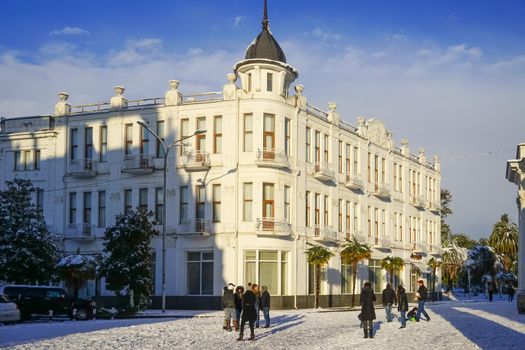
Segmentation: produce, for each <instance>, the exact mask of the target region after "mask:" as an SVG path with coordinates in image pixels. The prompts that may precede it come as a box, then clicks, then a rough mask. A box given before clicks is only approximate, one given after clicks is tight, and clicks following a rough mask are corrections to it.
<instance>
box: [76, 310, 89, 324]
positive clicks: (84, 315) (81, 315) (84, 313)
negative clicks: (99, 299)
mask: <svg viewBox="0 0 525 350" xmlns="http://www.w3.org/2000/svg"><path fill="white" fill-rule="evenodd" d="M88 317H89V313H88V310H87V309H78V310H77V320H79V321H84V320H87V319H88Z"/></svg>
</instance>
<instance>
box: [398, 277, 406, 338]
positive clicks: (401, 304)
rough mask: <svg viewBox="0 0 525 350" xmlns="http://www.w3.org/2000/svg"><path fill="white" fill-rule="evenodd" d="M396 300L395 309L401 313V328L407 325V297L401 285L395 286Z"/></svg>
mask: <svg viewBox="0 0 525 350" xmlns="http://www.w3.org/2000/svg"><path fill="white" fill-rule="evenodd" d="M397 300H398V304H397V311H399V313H400V314H401V327H399V328H400V329H401V328H405V327H406V326H407V317H406V314H407V311H408V297H407V294H406V293H405V288H403V286H401V285H400V286H398V287H397Z"/></svg>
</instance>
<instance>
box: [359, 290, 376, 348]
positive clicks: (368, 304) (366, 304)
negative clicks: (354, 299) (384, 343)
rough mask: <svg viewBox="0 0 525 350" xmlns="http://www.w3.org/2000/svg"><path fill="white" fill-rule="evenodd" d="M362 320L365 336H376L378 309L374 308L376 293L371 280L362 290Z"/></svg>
mask: <svg viewBox="0 0 525 350" xmlns="http://www.w3.org/2000/svg"><path fill="white" fill-rule="evenodd" d="M360 301H361V320H362V321H363V329H364V332H365V338H368V337H370V338H373V337H374V322H373V321H374V320H375V319H376V311H375V309H374V301H376V295H375V294H374V290H373V289H372V285H371V284H370V282H366V283H365V284H364V286H363V289H362V290H361V297H360Z"/></svg>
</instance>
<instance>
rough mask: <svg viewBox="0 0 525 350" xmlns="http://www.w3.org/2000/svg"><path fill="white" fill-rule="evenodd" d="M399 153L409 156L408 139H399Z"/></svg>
mask: <svg viewBox="0 0 525 350" xmlns="http://www.w3.org/2000/svg"><path fill="white" fill-rule="evenodd" d="M401 154H402V155H404V156H405V157H408V156H410V149H409V148H408V139H407V138H404V139H402V140H401Z"/></svg>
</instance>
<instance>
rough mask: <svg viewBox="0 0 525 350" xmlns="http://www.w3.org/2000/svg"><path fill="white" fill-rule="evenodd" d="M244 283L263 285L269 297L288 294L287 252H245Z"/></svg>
mask: <svg viewBox="0 0 525 350" xmlns="http://www.w3.org/2000/svg"><path fill="white" fill-rule="evenodd" d="M244 282H245V283H249V282H251V283H258V284H259V285H265V286H267V287H268V292H269V293H270V295H286V294H288V252H285V251H276V250H259V251H258V250H246V251H245V252H244ZM279 283H280V286H279ZM279 287H280V288H279Z"/></svg>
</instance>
